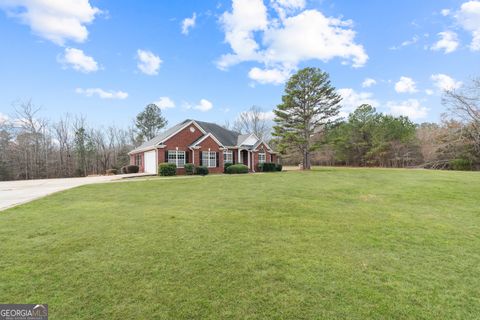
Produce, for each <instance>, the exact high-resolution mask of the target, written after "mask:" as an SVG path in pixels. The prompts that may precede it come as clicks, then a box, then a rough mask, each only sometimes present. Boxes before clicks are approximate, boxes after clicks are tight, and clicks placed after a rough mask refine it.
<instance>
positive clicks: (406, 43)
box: [390, 35, 420, 50]
mask: <svg viewBox="0 0 480 320" xmlns="http://www.w3.org/2000/svg"><path fill="white" fill-rule="evenodd" d="M419 40H420V37H419V36H418V35H414V36H413V37H412V38H411V39H409V40H405V41H403V42H402V43H401V44H400V45H399V46H393V47H391V48H390V50H399V49H401V48H402V47H408V46H411V45H413V44H415V43H417V42H418V41H419Z"/></svg>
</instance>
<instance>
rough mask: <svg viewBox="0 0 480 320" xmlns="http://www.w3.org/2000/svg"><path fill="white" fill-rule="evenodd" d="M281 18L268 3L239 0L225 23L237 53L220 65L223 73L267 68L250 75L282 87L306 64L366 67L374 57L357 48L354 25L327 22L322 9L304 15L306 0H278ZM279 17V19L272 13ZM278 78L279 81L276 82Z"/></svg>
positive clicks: (225, 57)
mask: <svg viewBox="0 0 480 320" xmlns="http://www.w3.org/2000/svg"><path fill="white" fill-rule="evenodd" d="M270 3H271V5H272V7H273V8H274V9H275V12H276V13H277V16H278V17H277V18H275V17H271V19H269V18H268V14H267V11H268V10H267V7H266V6H265V4H264V3H263V1H262V0H233V4H232V11H231V12H225V13H224V14H223V15H222V17H221V19H220V22H221V24H222V26H223V29H224V31H225V41H226V42H227V43H228V44H229V45H230V47H231V49H232V53H229V54H224V55H222V56H221V57H220V59H219V61H218V62H217V66H218V67H219V68H220V69H227V68H228V67H230V66H233V65H235V64H238V63H241V62H244V61H254V62H258V63H261V64H262V65H263V68H258V67H257V68H253V69H251V70H250V77H251V78H252V79H254V80H257V79H258V81H259V82H261V83H278V82H279V81H280V79H281V78H282V76H283V81H285V80H286V77H284V75H287V74H290V73H291V72H293V71H294V70H296V68H297V66H298V64H299V63H300V62H302V61H308V60H321V61H324V62H328V61H330V60H332V59H334V58H340V59H342V63H343V64H347V63H348V64H352V65H353V67H361V66H363V65H364V64H365V63H366V62H367V60H368V55H367V54H366V53H365V50H364V48H363V46H362V45H359V44H357V43H355V41H354V38H355V35H356V33H355V31H354V30H353V23H352V21H350V20H341V19H338V18H332V17H326V16H324V15H323V14H322V13H321V12H320V11H318V10H304V11H301V12H300V13H298V10H302V9H303V8H304V7H305V1H300V0H283V1H282V0H272V1H270ZM272 15H273V14H272ZM272 78H273V80H272Z"/></svg>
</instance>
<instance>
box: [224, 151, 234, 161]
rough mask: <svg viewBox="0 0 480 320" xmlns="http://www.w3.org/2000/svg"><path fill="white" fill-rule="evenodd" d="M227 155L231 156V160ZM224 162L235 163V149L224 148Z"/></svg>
mask: <svg viewBox="0 0 480 320" xmlns="http://www.w3.org/2000/svg"><path fill="white" fill-rule="evenodd" d="M225 156H229V157H230V160H227V159H226V158H225ZM223 163H233V151H232V150H223Z"/></svg>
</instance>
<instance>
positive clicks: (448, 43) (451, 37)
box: [431, 31, 459, 54]
mask: <svg viewBox="0 0 480 320" xmlns="http://www.w3.org/2000/svg"><path fill="white" fill-rule="evenodd" d="M438 36H439V37H440V40H438V41H437V42H436V43H435V44H434V45H433V46H432V47H431V49H432V50H437V51H438V50H444V53H445V54H447V53H451V52H454V51H455V50H457V48H458V45H459V42H458V36H457V34H456V33H455V32H453V31H444V32H440V33H438Z"/></svg>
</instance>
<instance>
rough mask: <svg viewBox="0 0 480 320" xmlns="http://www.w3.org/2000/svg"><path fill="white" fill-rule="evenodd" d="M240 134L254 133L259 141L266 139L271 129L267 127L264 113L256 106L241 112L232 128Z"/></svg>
mask: <svg viewBox="0 0 480 320" xmlns="http://www.w3.org/2000/svg"><path fill="white" fill-rule="evenodd" d="M232 128H233V130H234V131H237V132H240V133H251V132H253V133H255V134H256V135H257V136H258V137H259V138H260V139H268V138H269V136H270V130H271V127H270V126H269V125H268V121H267V118H266V113H265V112H264V111H263V110H262V109H261V108H260V107H258V106H252V107H250V109H248V110H247V111H244V112H241V113H240V114H239V115H238V117H237V119H235V122H234V123H233V126H232Z"/></svg>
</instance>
